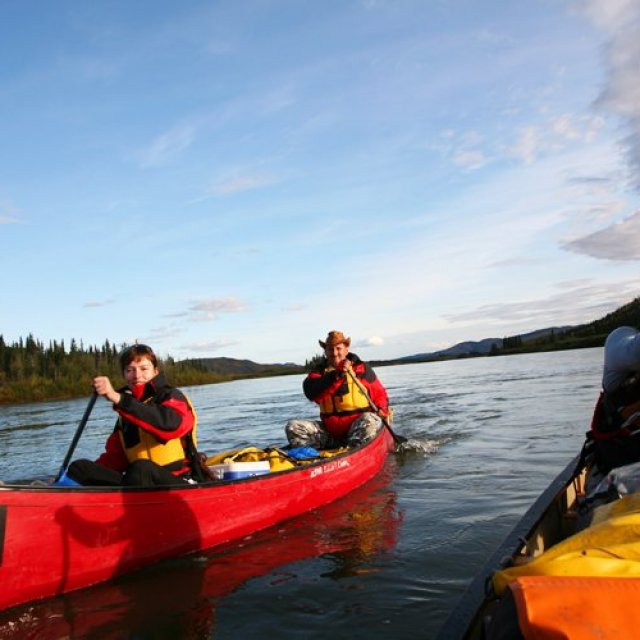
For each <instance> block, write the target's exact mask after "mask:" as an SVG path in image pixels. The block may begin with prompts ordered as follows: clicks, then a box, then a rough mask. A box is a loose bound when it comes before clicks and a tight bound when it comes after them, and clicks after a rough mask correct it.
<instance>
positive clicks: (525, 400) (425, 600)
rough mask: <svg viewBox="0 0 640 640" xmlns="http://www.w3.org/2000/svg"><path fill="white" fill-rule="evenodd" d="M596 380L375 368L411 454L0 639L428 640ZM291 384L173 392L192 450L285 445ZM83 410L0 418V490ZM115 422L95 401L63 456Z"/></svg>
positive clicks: (546, 363) (558, 371)
mask: <svg viewBox="0 0 640 640" xmlns="http://www.w3.org/2000/svg"><path fill="white" fill-rule="evenodd" d="M601 371H602V349H584V350H574V351H564V352H553V353H536V354H528V355H521V356H501V357H494V358H477V359H469V360H459V361H448V362H438V363H425V364H412V365H404V366H394V367H381V368H379V369H378V370H377V373H378V376H379V377H380V379H381V380H382V382H383V383H384V384H385V386H386V387H387V389H388V391H389V395H390V397H391V400H392V405H393V406H394V409H395V422H394V429H395V431H397V433H399V434H401V435H404V436H406V437H408V438H410V439H411V441H412V442H413V443H414V445H416V446H415V449H414V450H410V451H407V452H404V453H402V454H393V455H392V456H390V458H389V460H388V462H387V464H386V466H385V468H384V470H383V472H382V473H381V474H380V475H379V476H378V477H377V478H376V479H374V480H373V481H371V482H370V483H369V484H367V485H366V486H364V487H362V488H361V489H359V490H358V491H356V492H354V493H353V494H351V495H350V496H348V497H347V498H344V499H342V500H339V501H336V502H335V503H333V504H331V505H328V506H326V507H324V508H322V509H319V510H317V511H315V512H312V513H309V514H306V515H304V516H301V517H299V518H296V519H293V520H291V521H288V522H286V523H283V524H281V525H279V526H277V527H274V528H272V529H269V530H266V531H263V532H260V533H257V534H255V535H253V536H251V537H249V538H247V539H244V540H241V541H238V542H235V543H231V544H228V545H226V546H224V547H222V548H217V549H214V550H211V551H209V552H207V553H204V554H199V555H198V556H196V557H189V558H183V559H180V560H176V561H172V562H166V563H161V564H159V565H156V566H155V567H152V568H151V569H149V570H145V571H142V572H140V573H138V574H135V575H132V576H128V577H125V578H123V579H120V580H118V581H114V582H113V583H106V584H104V585H98V586H96V587H92V588H89V589H84V590H81V591H78V592H76V593H72V594H68V595H67V596H64V597H60V598H54V599H50V600H47V601H44V602H40V603H36V604H30V605H26V606H21V607H17V608H15V609H11V610H8V611H5V612H2V613H0V640H4V639H11V640H17V639H20V640H22V639H25V638H34V639H35V638H37V639H38V640H43V639H44V640H48V639H61V638H74V639H80V638H96V639H101V640H102V639H127V640H134V639H135V640H165V639H166V640H169V639H174V638H175V639H189V640H191V639H194V640H195V639H198V640H201V639H206V638H216V639H218V640H231V639H234V640H239V639H253V638H256V639H257V638H263V637H265V636H269V637H273V638H278V639H280V640H286V639H294V638H305V639H309V638H318V639H324V638H331V639H332V640H340V639H343V638H344V639H356V638H358V639H359V638H367V639H368V640H377V639H382V638H385V639H386V638H394V639H398V640H401V639H405V638H407V639H415V638H433V637H435V635H436V634H437V632H438V630H439V628H440V627H441V626H442V624H443V623H444V621H445V619H446V617H447V615H448V614H449V612H450V611H451V609H452V608H453V607H454V606H455V604H456V602H457V600H458V599H459V597H460V596H461V595H462V593H463V591H464V589H465V587H466V586H467V584H468V583H469V581H470V580H471V579H472V577H473V576H474V574H475V573H476V571H477V570H478V569H480V568H481V566H482V564H483V563H484V561H485V560H486V559H487V558H488V557H489V556H490V555H491V553H492V552H493V551H494V550H495V549H496V547H497V546H498V545H499V543H500V542H501V541H502V539H503V538H504V537H505V536H506V535H507V534H508V533H509V531H510V529H511V528H512V526H513V525H514V524H515V523H516V522H517V520H518V519H519V517H520V516H521V515H522V514H523V513H524V512H525V511H526V509H527V508H528V506H529V505H530V504H531V503H532V501H533V500H534V499H535V497H536V496H537V495H538V494H539V493H540V492H541V491H542V490H543V489H544V488H545V487H546V486H547V484H548V483H549V482H550V481H551V480H552V479H553V477H555V475H556V474H557V473H558V472H559V471H560V470H561V469H562V468H564V466H565V465H566V463H567V462H568V461H569V460H570V458H571V457H573V456H574V455H575V454H576V453H578V450H579V448H580V446H581V444H582V441H583V437H584V433H585V432H586V430H587V429H588V426H589V420H590V417H591V412H592V409H593V405H594V403H595V400H596V396H597V394H598V391H599V389H600V380H601ZM301 382H302V377H301V376H286V377H278V378H268V379H258V380H241V381H236V382H231V383H224V384H218V385H208V386H202V387H192V388H185V391H186V392H187V393H188V394H189V396H190V397H191V399H192V401H193V403H194V405H195V406H196V408H197V410H198V416H199V425H200V426H199V435H200V448H201V449H202V450H204V451H206V452H207V453H208V454H209V455H211V454H212V453H214V452H216V451H220V450H224V449H228V448H233V447H239V446H245V445H256V446H261V447H265V446H269V445H281V444H283V443H284V437H283V433H284V431H283V429H284V424H285V422H286V421H287V419H289V418H291V417H314V416H315V409H314V406H313V405H312V404H311V403H309V402H307V401H306V400H305V399H304V397H303V395H302V391H301ZM87 400H88V398H87V399H82V400H75V401H68V402H55V403H41V404H32V405H23V406H8V407H0V479H1V480H4V481H5V482H17V481H23V480H27V479H32V478H35V477H37V478H48V477H51V476H54V475H55V474H56V473H57V471H58V470H59V467H60V465H61V463H62V460H63V459H64V456H65V453H66V451H67V448H68V446H69V443H70V441H71V438H72V436H73V434H74V432H75V429H76V427H77V425H78V422H79V420H80V418H81V416H82V414H83V412H84V409H85V407H86V404H87ZM113 421H114V413H113V411H112V410H111V409H110V407H109V406H108V404H107V403H106V402H104V401H103V400H101V399H99V401H98V403H97V404H96V407H95V409H94V411H93V414H92V417H91V420H90V422H89V424H88V426H87V428H86V429H85V432H84V434H83V436H82V438H81V440H80V443H79V445H78V448H77V449H76V456H75V457H81V456H82V457H96V455H97V454H98V453H99V452H100V451H101V449H102V445H103V442H104V440H105V439H106V437H107V435H108V434H109V432H110V431H111V429H112V426H113ZM0 499H1V495H0ZM43 544H46V541H43ZM0 588H1V585H0Z"/></svg>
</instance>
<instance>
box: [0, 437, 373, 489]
mask: <svg viewBox="0 0 640 640" xmlns="http://www.w3.org/2000/svg"><path fill="white" fill-rule="evenodd" d="M384 432H385V430H384V429H382V430H380V432H379V433H378V434H377V435H376V437H375V438H374V439H373V440H370V441H369V442H365V443H364V444H360V445H358V446H357V447H353V448H352V449H348V450H346V451H343V452H342V453H338V454H336V455H334V456H331V457H326V458H319V459H318V460H314V461H312V462H307V463H305V464H300V465H299V466H296V467H293V468H291V469H280V470H278V471H271V472H269V473H265V474H261V475H255V476H248V477H245V478H232V479H229V480H216V479H211V480H205V481H204V482H197V483H195V484H189V483H186V482H185V483H184V484H176V485H175V486H151V487H109V486H77V487H73V486H55V485H41V484H19V483H0V496H1V495H2V493H3V492H4V491H20V492H22V491H24V492H36V493H73V494H75V493H113V494H119V493H138V492H150V493H162V492H176V491H177V492H182V491H197V490H203V489H211V488H212V487H219V486H226V485H238V484H243V483H248V482H256V481H266V480H269V479H272V478H275V477H280V476H283V475H285V474H291V473H299V472H301V471H306V470H307V469H311V468H313V467H320V466H323V465H325V464H328V463H330V462H333V461H334V460H340V459H344V458H348V457H351V456H352V455H354V454H356V453H358V452H359V451H361V450H362V449H364V448H366V447H368V446H370V445H371V444H373V443H374V442H375V441H376V440H378V438H380V437H385V436H384Z"/></svg>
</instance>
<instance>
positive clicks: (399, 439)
mask: <svg viewBox="0 0 640 640" xmlns="http://www.w3.org/2000/svg"><path fill="white" fill-rule="evenodd" d="M345 371H346V372H347V373H348V374H349V376H350V377H351V379H352V380H353V381H354V382H355V383H356V386H357V387H358V389H360V391H361V392H362V395H363V396H364V397H365V398H366V400H367V402H368V403H369V406H370V407H371V408H372V409H373V410H374V412H375V413H376V415H379V416H380V419H381V420H382V423H383V424H384V426H385V427H387V429H389V433H390V434H391V436H392V437H393V441H394V442H395V443H396V446H398V447H399V446H400V445H401V444H402V443H403V442H406V441H407V438H405V437H404V436H399V435H398V434H397V433H395V432H394V430H393V429H392V428H391V424H390V423H389V419H388V418H387V417H386V416H382V415H380V408H379V407H378V406H377V405H376V403H375V402H374V401H373V400H372V399H371V396H370V395H369V392H368V391H367V387H365V386H364V385H363V384H362V382H361V381H360V380H358V376H356V374H355V373H353V369H352V368H351V367H348V368H345Z"/></svg>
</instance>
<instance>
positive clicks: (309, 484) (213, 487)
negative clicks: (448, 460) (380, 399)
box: [0, 429, 393, 609]
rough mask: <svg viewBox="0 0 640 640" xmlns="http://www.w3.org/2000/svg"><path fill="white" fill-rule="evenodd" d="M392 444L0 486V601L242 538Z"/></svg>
mask: <svg viewBox="0 0 640 640" xmlns="http://www.w3.org/2000/svg"><path fill="white" fill-rule="evenodd" d="M392 449H393V439H392V437H391V434H390V433H389V431H388V430H387V429H383V430H382V431H381V432H380V434H379V435H378V436H377V437H376V438H375V440H373V441H372V442H370V443H368V444H366V445H364V446H363V447H360V448H357V449H354V450H352V451H349V452H347V453H344V454H341V455H338V456H335V457H333V458H326V459H323V460H321V461H318V462H314V463H312V464H309V465H305V466H302V467H298V468H296V469H292V470H289V471H282V472H279V473H270V474H266V475H262V476H253V477H250V478H243V479H238V480H230V481H219V482H213V483H206V484H202V485H194V486H186V487H179V488H175V489H173V488H172V489H167V488H148V489H113V488H87V487H77V488H76V487H33V486H18V485H4V486H0V584H1V585H2V588H1V589H0V609H4V608H7V607H11V606H14V605H17V604H21V603H24V602H29V601H31V600H36V599H40V598H46V597H50V596H54V595H58V594H61V593H65V592H67V591H72V590H74V589H80V588H83V587H87V586H89V585H91V584H96V583H98V582H103V581H105V580H109V579H111V578H114V577H115V576H118V575H122V574H124V573H128V572H130V571H133V570H135V569H139V568H141V567H144V566H147V565H150V564H153V563H155V562H158V561H159V560H163V559H165V558H172V557H176V556H180V555H184V554H188V553H192V552H195V551H199V550H202V549H208V548H211V547H215V546H216V545H219V544H222V543H224V542H228V541H230V540H234V539H237V538H241V537H243V536H246V535H248V534H250V533H253V532H255V531H258V530H260V529H265V528H266V527H270V526H272V525H274V524H276V523H278V522H281V521H283V520H286V519H288V518H292V517H294V516H297V515H300V514H302V513H305V512H306V511H310V510H311V509H316V508H317V507H319V506H321V505H323V504H327V503H329V502H331V501H333V500H336V499H337V498H340V497H342V496H345V495H347V494H348V493H349V492H351V491H353V490H354V489H355V488H357V487H359V486H361V485H362V484H364V483H365V482H366V481H367V480H369V479H371V478H373V477H374V476H375V475H376V474H377V473H378V472H379V471H380V470H381V468H382V466H383V464H384V462H385V459H386V457H387V454H388V452H389V451H391V450H392Z"/></svg>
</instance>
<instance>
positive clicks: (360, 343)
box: [353, 336, 384, 347]
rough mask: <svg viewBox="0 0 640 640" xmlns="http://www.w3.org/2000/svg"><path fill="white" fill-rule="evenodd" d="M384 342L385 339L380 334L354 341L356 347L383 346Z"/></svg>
mask: <svg viewBox="0 0 640 640" xmlns="http://www.w3.org/2000/svg"><path fill="white" fill-rule="evenodd" d="M383 344H384V339H383V338H381V337H380V336H370V337H368V338H364V339H361V340H356V341H354V343H353V346H354V347H381V346H382V345H383Z"/></svg>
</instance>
